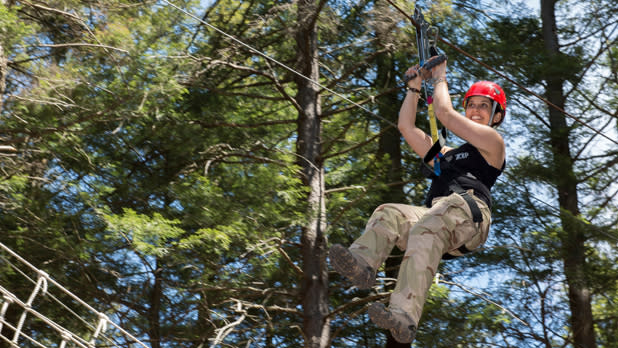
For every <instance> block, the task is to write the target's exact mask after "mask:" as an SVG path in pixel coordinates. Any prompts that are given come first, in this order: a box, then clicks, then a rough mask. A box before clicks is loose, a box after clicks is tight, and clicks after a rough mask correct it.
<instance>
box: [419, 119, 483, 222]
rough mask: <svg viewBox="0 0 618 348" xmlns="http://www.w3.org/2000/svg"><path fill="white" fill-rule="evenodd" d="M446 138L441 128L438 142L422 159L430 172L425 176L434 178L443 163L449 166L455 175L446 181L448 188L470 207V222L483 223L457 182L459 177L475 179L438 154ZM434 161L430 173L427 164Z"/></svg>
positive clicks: (426, 172) (477, 208)
mask: <svg viewBox="0 0 618 348" xmlns="http://www.w3.org/2000/svg"><path fill="white" fill-rule="evenodd" d="M445 137H446V129H445V128H442V132H441V133H439V139H438V141H436V142H435V143H434V144H433V146H432V147H431V148H430V149H429V151H427V153H426V154H425V157H423V163H424V164H425V167H426V168H428V169H430V171H429V172H428V171H425V175H426V176H427V177H429V178H434V177H438V176H440V174H441V166H442V164H443V163H444V164H445V165H447V166H449V169H453V170H454V171H455V172H456V173H457V175H454V176H453V177H449V178H448V179H449V180H448V188H449V190H450V191H451V192H455V193H457V194H458V195H460V196H461V197H462V198H463V199H464V200H465V201H466V203H467V204H468V206H469V207H470V212H471V213H472V221H474V222H482V221H483V214H482V213H481V209H480V208H479V206H478V204H477V203H476V201H475V200H474V198H473V197H472V196H470V195H469V194H468V192H467V191H466V190H464V189H463V188H462V187H461V185H460V184H459V183H458V182H457V178H458V177H460V176H464V175H465V176H469V177H472V178H474V179H476V177H474V175H472V174H470V173H465V174H463V173H462V172H461V170H459V169H458V168H457V167H456V166H454V165H452V164H451V163H450V162H449V161H445V160H444V158H443V156H442V153H441V152H440V150H441V149H442V147H443V146H444V143H445V140H444V138H445ZM432 160H433V161H434V163H433V171H431V166H430V165H429V162H431V161H432Z"/></svg>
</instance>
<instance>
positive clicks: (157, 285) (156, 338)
mask: <svg viewBox="0 0 618 348" xmlns="http://www.w3.org/2000/svg"><path fill="white" fill-rule="evenodd" d="M155 267H156V268H155V270H154V272H153V274H152V276H153V277H154V282H153V284H152V289H151V290H150V306H149V308H148V322H149V325H148V337H149V341H150V346H151V347H152V348H160V347H161V299H162V298H163V280H162V279H161V278H162V274H161V273H162V272H163V269H162V268H161V267H159V260H156V262H155Z"/></svg>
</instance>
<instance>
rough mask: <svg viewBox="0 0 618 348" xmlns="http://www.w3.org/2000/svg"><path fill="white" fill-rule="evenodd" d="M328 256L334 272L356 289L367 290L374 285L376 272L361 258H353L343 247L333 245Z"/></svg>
mask: <svg viewBox="0 0 618 348" xmlns="http://www.w3.org/2000/svg"><path fill="white" fill-rule="evenodd" d="M328 256H329V257H330V264H331V265H332V266H333V268H334V269H335V271H337V273H339V274H341V275H342V276H344V277H346V278H348V279H349V280H350V281H351V282H352V284H354V286H356V287H357V288H359V289H369V288H371V287H372V286H373V284H374V283H375V281H376V271H374V270H373V269H372V268H371V266H369V264H367V261H365V260H363V258H362V257H358V256H355V255H354V254H352V252H351V251H350V250H349V249H348V248H346V247H344V246H343V245H340V244H335V245H333V246H332V247H331V248H330V250H329V251H328Z"/></svg>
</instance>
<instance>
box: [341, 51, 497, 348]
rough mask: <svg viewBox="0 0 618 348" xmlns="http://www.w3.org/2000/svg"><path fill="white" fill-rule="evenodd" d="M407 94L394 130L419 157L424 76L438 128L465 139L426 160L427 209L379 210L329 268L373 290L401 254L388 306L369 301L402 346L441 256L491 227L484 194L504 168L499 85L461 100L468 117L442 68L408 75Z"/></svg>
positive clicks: (485, 85)
mask: <svg viewBox="0 0 618 348" xmlns="http://www.w3.org/2000/svg"><path fill="white" fill-rule="evenodd" d="M406 75H407V76H408V77H412V78H411V79H410V80H409V81H408V83H407V84H408V92H407V94H406V97H405V99H404V101H403V104H402V106H401V109H400V112H399V122H398V127H399V130H400V132H401V134H402V135H403V137H404V139H405V140H406V142H407V143H408V144H409V145H410V147H412V149H413V150H414V152H416V153H417V154H418V155H419V156H421V158H422V157H424V156H425V154H426V153H427V152H428V151H429V149H430V148H431V147H432V139H431V137H430V136H429V135H428V134H426V133H425V132H423V131H422V130H421V129H419V128H417V127H416V125H415V121H416V111H417V104H418V100H419V97H420V88H421V82H422V77H421V75H425V76H427V77H431V79H430V81H431V82H432V83H433V86H434V94H433V105H434V112H435V115H436V117H437V118H438V119H439V120H440V122H441V123H442V125H443V126H444V127H446V128H447V129H449V130H450V131H451V132H453V133H454V134H455V135H457V136H458V137H460V138H461V139H463V140H465V141H466V143H465V144H463V145H462V146H460V147H458V148H456V149H452V148H448V147H444V148H442V149H441V150H440V155H438V156H437V157H436V158H437V159H438V160H432V161H430V162H429V165H431V166H434V167H435V166H439V167H440V169H441V170H439V171H436V172H437V173H440V175H439V176H437V175H433V181H432V185H431V187H430V190H429V193H428V197H427V200H426V203H427V206H426V207H415V206H410V205H405V204H383V205H381V206H380V207H378V208H377V209H376V210H375V211H374V213H373V215H372V216H371V218H370V219H369V221H368V223H367V227H366V229H365V232H364V233H363V234H362V235H361V236H360V237H359V238H358V239H357V240H356V241H355V242H354V243H353V244H352V245H351V246H350V248H349V249H348V248H345V247H343V246H341V245H333V246H332V247H331V249H330V252H329V256H330V259H331V264H332V266H333V268H334V269H335V270H336V271H337V272H339V273H340V274H341V275H343V276H345V277H347V278H348V279H350V280H351V281H352V282H353V283H354V285H356V286H357V287H359V288H370V287H371V286H372V285H373V283H374V282H375V274H376V270H377V269H378V268H379V266H380V265H381V264H382V262H384V260H386V258H387V257H388V256H389V254H390V252H391V250H392V248H393V247H394V246H395V245H396V246H397V247H399V248H400V249H401V250H405V254H404V258H403V261H402V263H401V267H400V269H399V275H398V277H397V285H396V287H395V290H394V291H393V292H392V294H391V297H390V303H389V307H388V308H386V307H385V306H384V305H383V304H382V303H373V304H372V305H371V306H370V307H369V316H370V318H371V320H372V321H373V322H374V323H375V324H376V325H378V326H379V327H382V328H385V329H389V330H390V331H391V334H392V335H393V337H394V338H395V339H396V340H397V341H399V342H402V343H408V342H412V341H413V340H414V337H415V334H416V329H417V326H418V323H419V319H420V317H421V314H422V311H423V305H424V303H425V299H426V296H427V292H428V290H429V287H430V286H431V283H432V280H433V277H434V275H435V273H436V271H437V269H438V265H439V263H440V260H441V259H442V258H449V257H456V256H461V255H462V254H464V253H466V252H469V251H472V250H475V249H476V248H478V247H480V246H481V245H482V244H483V243H484V242H485V241H486V240H487V235H488V233H489V226H490V223H491V196H490V193H489V190H490V189H491V187H492V186H493V184H494V183H495V181H496V179H497V177H498V176H499V175H500V174H501V173H502V170H503V169H504V165H505V157H506V154H505V145H504V140H503V139H502V136H501V135H500V134H499V133H498V132H497V131H496V130H495V127H496V126H498V125H499V124H500V123H501V122H502V121H503V120H504V116H505V112H506V97H505V95H504V91H503V90H502V88H500V86H498V85H497V84H495V83H493V82H488V81H481V82H477V83H475V84H473V85H472V86H471V87H470V89H469V90H468V92H467V93H466V95H465V97H464V108H465V117H463V116H462V115H460V114H459V113H458V112H457V111H456V110H455V109H454V108H453V106H452V102H451V98H450V95H449V93H448V86H447V82H446V62H444V63H441V64H439V65H437V66H435V67H434V68H433V69H431V71H425V70H424V69H419V68H418V66H415V67H412V68H410V69H408V71H407V72H406Z"/></svg>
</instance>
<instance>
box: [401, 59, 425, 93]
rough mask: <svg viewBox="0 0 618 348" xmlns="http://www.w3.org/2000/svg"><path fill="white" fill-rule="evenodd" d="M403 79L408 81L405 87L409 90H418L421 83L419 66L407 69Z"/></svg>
mask: <svg viewBox="0 0 618 348" xmlns="http://www.w3.org/2000/svg"><path fill="white" fill-rule="evenodd" d="M404 75H405V79H406V80H407V81H408V82H407V86H408V87H409V88H411V89H416V90H419V91H420V89H421V82H423V78H422V76H421V73H420V72H419V66H418V64H416V65H415V66H413V67H410V68H408V70H406V72H405V74H404Z"/></svg>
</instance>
